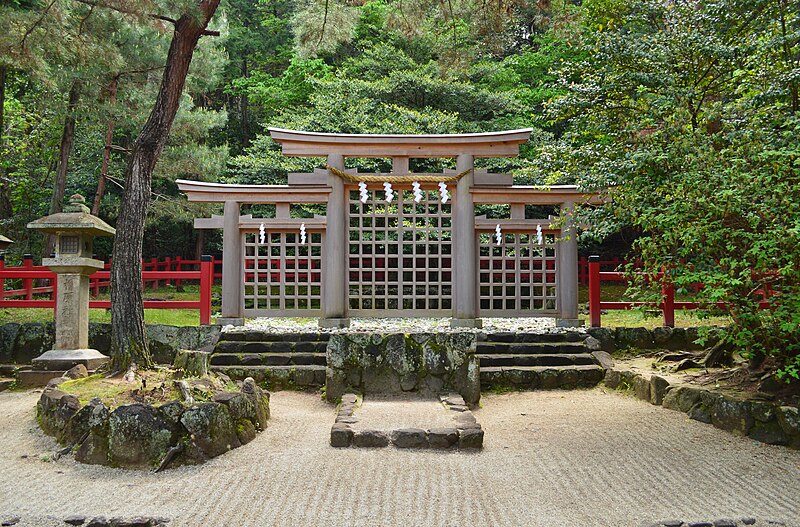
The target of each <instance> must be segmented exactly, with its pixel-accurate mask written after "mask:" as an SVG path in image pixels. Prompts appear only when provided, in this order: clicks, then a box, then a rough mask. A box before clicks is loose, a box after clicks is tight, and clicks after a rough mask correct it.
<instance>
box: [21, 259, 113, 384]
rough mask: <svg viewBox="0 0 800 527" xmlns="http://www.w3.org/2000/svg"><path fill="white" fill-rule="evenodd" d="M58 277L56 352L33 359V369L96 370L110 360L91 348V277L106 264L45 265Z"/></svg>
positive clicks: (70, 262)
mask: <svg viewBox="0 0 800 527" xmlns="http://www.w3.org/2000/svg"><path fill="white" fill-rule="evenodd" d="M42 263H43V264H44V265H46V266H47V267H48V268H49V269H50V270H51V271H53V272H54V273H56V275H57V284H58V286H57V288H56V291H57V292H56V341H55V345H54V347H53V349H51V350H50V351H46V352H44V353H43V354H42V355H40V356H39V357H37V358H35V359H33V366H34V368H40V369H43V370H49V371H59V370H60V371H63V370H68V369H70V368H72V367H73V366H76V365H78V364H83V365H84V366H86V369H87V370H94V369H96V368H97V367H99V366H101V365H103V364H104V363H106V362H108V360H109V358H108V357H106V356H105V355H103V354H102V353H100V352H99V351H97V350H94V349H91V348H89V276H91V274H92V273H94V272H95V271H97V270H98V269H102V268H103V262H101V261H100V260H95V259H93V258H85V257H61V258H47V259H45V260H43V261H42Z"/></svg>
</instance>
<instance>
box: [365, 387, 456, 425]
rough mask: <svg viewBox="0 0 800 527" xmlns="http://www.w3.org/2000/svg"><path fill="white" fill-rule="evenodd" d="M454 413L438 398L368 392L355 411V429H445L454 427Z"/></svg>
mask: <svg viewBox="0 0 800 527" xmlns="http://www.w3.org/2000/svg"><path fill="white" fill-rule="evenodd" d="M454 415H455V412H453V411H451V410H448V409H447V408H445V407H444V405H443V404H442V403H440V402H439V400H438V399H434V398H430V399H424V398H420V397H414V396H412V395H402V394H399V395H367V396H365V397H364V400H363V402H362V404H361V407H360V408H357V409H356V411H355V417H357V418H358V422H357V423H355V424H353V425H351V426H352V428H353V429H354V430H383V431H384V432H391V431H392V430H397V429H398V428H422V429H425V430H427V429H430V428H444V427H453V426H455V421H453V416H454Z"/></svg>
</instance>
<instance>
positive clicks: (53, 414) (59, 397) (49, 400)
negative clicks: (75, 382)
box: [36, 388, 81, 443]
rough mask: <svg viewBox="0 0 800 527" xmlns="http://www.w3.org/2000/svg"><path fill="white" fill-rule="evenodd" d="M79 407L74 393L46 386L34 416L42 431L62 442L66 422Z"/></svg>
mask: <svg viewBox="0 0 800 527" xmlns="http://www.w3.org/2000/svg"><path fill="white" fill-rule="evenodd" d="M80 408H81V404H80V402H79V401H78V398H77V397H75V396H74V395H70V394H67V393H65V392H62V391H61V390H59V389H57V388H47V389H45V390H44V392H43V393H42V395H41V397H40V398H39V402H38V404H37V405H36V417H37V419H38V421H39V426H40V427H41V428H42V431H43V432H44V433H45V434H47V435H50V436H53V437H55V438H56V440H57V441H58V442H60V443H62V442H63V441H64V433H65V430H66V428H67V423H69V421H70V419H72V417H73V416H74V415H75V414H76V413H78V411H79V410H80Z"/></svg>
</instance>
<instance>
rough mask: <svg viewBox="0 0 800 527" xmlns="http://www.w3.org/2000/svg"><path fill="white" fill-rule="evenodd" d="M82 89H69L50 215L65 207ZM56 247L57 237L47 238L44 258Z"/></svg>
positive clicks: (73, 84)
mask: <svg viewBox="0 0 800 527" xmlns="http://www.w3.org/2000/svg"><path fill="white" fill-rule="evenodd" d="M79 97H80V88H79V86H78V81H73V83H72V86H70V88H69V101H68V102H67V115H66V117H64V130H63V131H62V133H61V147H60V149H59V154H58V170H57V171H56V180H55V183H54V184H53V200H52V201H51V202H50V214H56V213H58V212H61V209H62V207H63V206H64V192H65V190H66V188H67V170H68V168H69V156H70V155H72V146H73V145H74V144H75V108H76V107H77V106H78V98H79ZM55 247H56V237H55V236H54V235H52V234H50V235H48V236H47V241H46V242H45V245H44V254H43V255H42V256H44V257H45V258H47V257H48V256H50V255H51V254H52V253H53V252H54V251H55Z"/></svg>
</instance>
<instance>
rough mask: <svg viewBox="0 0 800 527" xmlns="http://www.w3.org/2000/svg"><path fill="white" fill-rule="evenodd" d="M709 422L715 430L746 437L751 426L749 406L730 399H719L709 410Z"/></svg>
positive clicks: (751, 418) (751, 419)
mask: <svg viewBox="0 0 800 527" xmlns="http://www.w3.org/2000/svg"><path fill="white" fill-rule="evenodd" d="M711 422H712V423H713V424H714V426H716V427H717V428H721V429H723V430H727V431H728V432H732V433H734V434H736V435H741V436H744V435H747V432H749V431H750V428H751V427H752V426H753V416H752V415H750V405H749V404H748V403H747V402H746V401H740V400H738V399H733V398H731V397H724V396H723V397H719V398H718V399H717V401H716V404H715V405H714V406H713V407H712V409H711Z"/></svg>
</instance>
